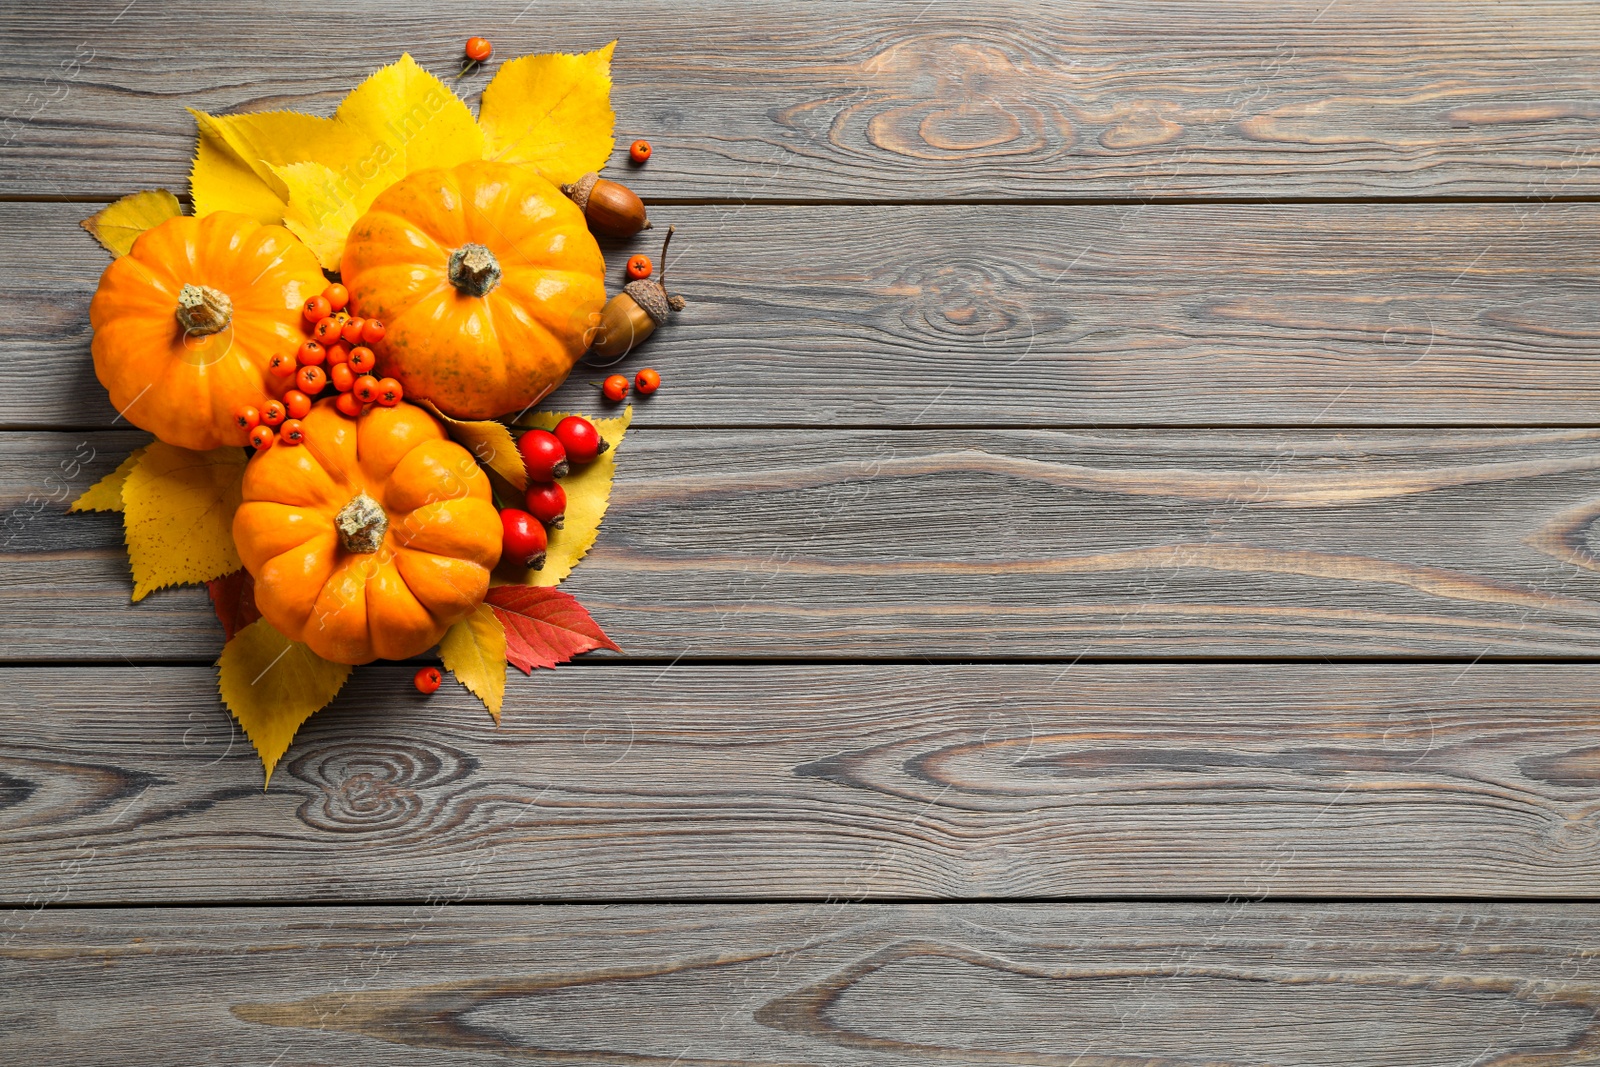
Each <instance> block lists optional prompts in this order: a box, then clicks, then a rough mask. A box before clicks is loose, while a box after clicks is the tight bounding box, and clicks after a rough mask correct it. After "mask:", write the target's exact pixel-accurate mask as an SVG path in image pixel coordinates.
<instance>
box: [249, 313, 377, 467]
mask: <svg viewBox="0 0 1600 1067" xmlns="http://www.w3.org/2000/svg"><path fill="white" fill-rule="evenodd" d="M349 305H350V291H349V290H348V289H346V288H345V287H344V286H342V285H340V284H338V283H337V282H335V283H334V284H333V285H330V286H328V287H327V288H326V289H324V290H323V291H322V294H321V295H320V296H314V297H312V298H311V299H310V300H307V301H306V303H305V307H304V308H303V309H302V315H303V317H304V319H305V323H306V329H307V331H308V332H309V333H310V335H311V336H310V337H309V338H308V339H307V340H306V341H305V342H304V343H302V344H301V345H300V347H299V348H297V349H296V350H295V351H294V352H292V353H287V352H279V353H277V354H276V355H274V356H273V357H272V358H271V359H270V360H269V361H268V362H267V369H268V370H269V371H271V372H272V373H273V374H274V375H276V376H277V377H279V378H289V377H293V378H294V382H293V386H294V387H293V388H292V389H290V390H289V391H288V392H286V393H284V394H283V400H282V401H281V402H280V401H277V400H273V401H270V402H268V403H267V404H266V405H265V406H264V407H262V408H260V409H257V408H255V407H253V406H251V405H248V404H247V405H245V406H244V407H242V408H239V409H238V410H237V411H235V412H234V414H233V417H234V421H236V422H237V423H238V424H239V426H240V428H241V429H244V430H246V431H248V432H249V434H250V443H251V444H252V445H254V446H255V447H256V448H258V449H267V448H271V447H272V446H273V445H274V444H284V445H297V444H300V443H301V442H302V441H304V440H305V428H304V427H303V426H302V425H301V424H300V420H301V419H303V418H305V417H306V415H307V414H309V413H310V411H311V404H312V401H314V400H316V399H317V397H318V396H320V395H321V394H322V393H323V392H325V391H326V390H328V389H332V390H333V392H334V393H335V394H337V397H338V398H337V399H336V400H335V401H334V406H335V407H336V408H338V409H339V413H340V414H341V415H346V416H348V417H350V418H352V419H353V418H356V417H357V416H358V415H360V414H361V413H362V412H363V411H365V410H366V409H367V406H368V405H369V404H379V405H382V406H383V407H390V408H392V407H394V406H395V405H396V404H398V403H400V401H401V400H402V399H403V398H404V396H405V390H403V389H402V388H401V387H400V383H399V382H398V381H396V380H395V379H393V378H379V377H378V366H377V364H378V357H377V356H376V355H374V354H373V351H372V346H373V345H375V344H377V343H378V342H379V341H381V340H383V335H384V328H383V323H381V322H379V321H378V320H377V319H362V318H358V317H356V316H354V315H352V314H351V313H350V311H349V310H348V309H349Z"/></svg>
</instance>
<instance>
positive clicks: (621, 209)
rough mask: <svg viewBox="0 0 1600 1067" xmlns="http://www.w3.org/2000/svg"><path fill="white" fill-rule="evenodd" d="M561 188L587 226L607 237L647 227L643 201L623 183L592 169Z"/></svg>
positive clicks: (620, 235)
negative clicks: (576, 206) (581, 213)
mask: <svg viewBox="0 0 1600 1067" xmlns="http://www.w3.org/2000/svg"><path fill="white" fill-rule="evenodd" d="M561 191H562V192H563V193H566V194H567V196H568V197H570V198H571V200H572V202H573V203H574V204H577V205H578V210H579V211H582V212H583V217H584V218H585V219H587V220H588V222H589V228H590V229H592V230H596V231H598V232H599V233H603V234H605V235H606V236H608V237H632V236H633V235H634V234H636V233H638V232H639V231H640V230H648V229H649V228H650V220H649V219H647V218H645V214H644V201H643V200H640V199H639V197H638V195H637V194H635V193H634V191H633V190H632V189H629V188H628V187H627V186H626V185H623V184H621V183H619V182H614V181H608V180H607V179H605V178H602V177H600V175H598V174H596V173H595V172H594V171H592V170H591V171H590V172H589V173H588V174H585V175H584V176H583V177H581V178H579V179H578V180H577V181H575V182H573V183H572V184H571V185H563V186H562V187H561Z"/></svg>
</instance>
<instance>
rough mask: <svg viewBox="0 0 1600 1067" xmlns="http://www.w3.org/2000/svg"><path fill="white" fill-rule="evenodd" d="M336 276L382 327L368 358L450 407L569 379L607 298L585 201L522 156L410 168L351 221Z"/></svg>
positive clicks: (517, 400)
mask: <svg viewBox="0 0 1600 1067" xmlns="http://www.w3.org/2000/svg"><path fill="white" fill-rule="evenodd" d="M340 277H341V278H342V279H343V281H344V284H345V285H346V286H347V287H348V288H349V290H350V300H351V304H352V305H353V306H354V307H355V308H356V309H357V312H358V314H360V315H362V316H364V317H366V318H377V319H381V320H382V321H383V323H384V325H385V327H386V328H387V330H388V332H387V333H386V335H385V336H384V339H383V341H382V342H380V344H379V351H378V357H379V363H380V364H381V365H382V366H383V369H384V370H385V371H386V372H387V373H388V374H390V375H392V376H394V377H395V378H398V379H399V380H400V384H401V385H403V386H405V391H406V395H407V396H410V397H416V398H419V399H428V400H431V401H433V402H434V403H435V404H437V405H438V406H439V408H440V410H442V411H443V412H444V413H445V414H447V415H451V416H454V417H455V418H458V419H488V418H495V417H497V416H500V415H505V414H507V413H509V412H514V411H521V410H523V409H524V408H527V407H530V406H532V405H534V404H536V403H538V402H539V401H540V400H542V399H544V397H545V396H547V395H548V394H549V393H550V392H551V391H552V390H553V389H555V388H556V386H558V385H560V384H561V383H562V382H563V381H565V380H566V378H567V375H568V374H569V373H570V372H571V370H572V365H573V364H574V363H576V362H577V360H578V357H579V356H581V355H583V353H584V350H585V349H586V348H588V346H589V335H590V333H591V332H592V330H593V328H594V326H595V324H597V323H598V322H599V312H600V308H601V306H602V305H604V304H605V301H606V293H605V259H604V257H602V256H601V254H600V246H599V245H597V244H596V243H595V239H594V237H593V235H591V234H590V233H589V229H588V226H587V224H585V222H584V220H583V214H582V212H580V211H579V210H578V207H577V205H576V204H574V203H573V202H572V201H571V200H569V199H567V198H566V197H565V196H563V195H562V193H561V190H560V189H557V188H556V187H555V186H554V185H551V184H550V183H549V182H547V181H545V180H544V179H543V178H541V177H539V175H538V174H536V173H534V172H533V171H532V170H530V169H529V168H527V167H522V166H517V165H515V164H510V163H493V162H488V161H483V160H475V161H473V162H470V163H463V164H461V165H460V166H458V167H452V168H441V169H437V170H424V171H418V172H417V173H415V174H412V175H409V176H408V177H406V178H403V179H401V180H400V181H399V182H396V183H395V184H394V185H392V186H390V187H389V188H388V189H386V190H385V191H384V192H383V193H381V194H380V195H379V196H378V198H377V199H376V200H374V201H373V202H372V208H371V210H369V211H368V212H367V213H366V214H365V215H363V216H362V217H361V218H360V219H359V220H358V221H357V222H356V224H355V226H354V227H352V228H351V230H350V236H349V239H348V240H347V241H346V242H345V246H344V259H343V262H342V263H341V271H340Z"/></svg>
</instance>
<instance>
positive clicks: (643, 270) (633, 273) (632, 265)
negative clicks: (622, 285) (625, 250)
mask: <svg viewBox="0 0 1600 1067" xmlns="http://www.w3.org/2000/svg"><path fill="white" fill-rule="evenodd" d="M655 269H656V268H655V264H653V263H651V262H650V257H649V256H634V257H633V258H632V259H630V260H628V279H629V280H630V281H635V282H637V281H642V280H643V279H645V278H648V277H650V272H651V271H653V270H655Z"/></svg>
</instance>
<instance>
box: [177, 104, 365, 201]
mask: <svg viewBox="0 0 1600 1067" xmlns="http://www.w3.org/2000/svg"><path fill="white" fill-rule="evenodd" d="M189 113H190V114H191V115H193V116H194V120H195V122H196V124H197V125H198V126H199V136H198V138H197V140H196V142H195V158H194V168H193V169H192V170H191V171H190V173H189V192H190V195H191V196H192V197H193V199H194V213H195V214H196V215H208V214H210V213H211V212H213V211H237V212H240V213H241V214H245V215H249V216H250V217H251V218H253V219H256V220H257V221H258V222H261V223H264V224H268V225H274V224H277V223H281V222H282V221H283V213H284V209H285V206H286V205H287V204H288V201H289V191H288V189H287V188H285V186H284V184H283V182H282V181H281V180H280V179H279V178H278V177H277V176H276V175H274V174H273V171H272V168H274V167H279V166H283V165H285V164H289V163H298V162H301V161H303V160H317V161H319V162H322V163H334V164H336V163H339V162H340V160H341V159H343V158H344V157H345V155H346V152H347V151H348V150H349V147H350V146H349V145H348V144H347V143H346V142H344V141H341V140H340V139H339V132H338V130H337V127H336V126H335V125H334V121H333V120H332V119H325V118H319V117H318V116H316V115H302V114H301V113H300V112H298V111H258V112H252V113H249V114H244V115H207V114H206V113H205V112H203V111H196V110H194V109H193V108H190V109H189Z"/></svg>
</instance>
